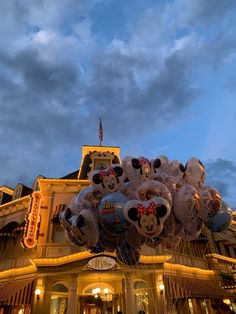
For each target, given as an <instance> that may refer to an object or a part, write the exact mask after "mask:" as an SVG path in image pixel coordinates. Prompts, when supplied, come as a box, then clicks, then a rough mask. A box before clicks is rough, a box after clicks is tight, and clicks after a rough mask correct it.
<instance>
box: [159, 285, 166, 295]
mask: <svg viewBox="0 0 236 314" xmlns="http://www.w3.org/2000/svg"><path fill="white" fill-rule="evenodd" d="M159 289H160V295H163V293H164V289H165V286H164V285H163V283H161V284H160V285H159Z"/></svg>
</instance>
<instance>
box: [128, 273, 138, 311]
mask: <svg viewBox="0 0 236 314" xmlns="http://www.w3.org/2000/svg"><path fill="white" fill-rule="evenodd" d="M131 313H134V314H135V313H136V308H135V295H134V283H133V280H132V278H131V274H129V273H127V274H126V275H125V314H131Z"/></svg>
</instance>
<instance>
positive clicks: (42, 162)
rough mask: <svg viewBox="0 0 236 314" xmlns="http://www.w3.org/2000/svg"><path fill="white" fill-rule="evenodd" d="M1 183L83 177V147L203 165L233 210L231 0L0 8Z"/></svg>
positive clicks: (93, 0)
mask: <svg viewBox="0 0 236 314" xmlns="http://www.w3.org/2000/svg"><path fill="white" fill-rule="evenodd" d="M0 37H1V41H0V109H1V112H0V143H1V146H0V185H8V186H11V187H13V188H14V187H15V185H16V184H17V183H18V182H21V183H23V184H25V185H28V186H31V185H32V183H33V181H34V179H35V177H36V176H37V175H40V174H41V175H44V176H45V177H61V176H64V175H66V174H67V173H70V172H73V171H75V170H77V169H78V168H79V166H80V162H81V147H82V145H84V144H87V145H97V144H98V143H99V140H98V127H99V118H100V116H101V117H102V124H103V131H104V141H103V145H107V146H110V145H111V146H120V148H121V157H122V158H123V157H124V156H126V155H132V156H135V157H139V156H145V157H148V158H150V159H154V158H156V157H157V156H159V155H166V156H167V157H168V158H169V159H177V160H180V161H181V162H182V163H183V164H185V163H186V161H187V160H188V159H189V158H191V157H197V158H199V159H200V160H201V161H202V162H203V164H204V165H205V167H206V169H207V184H208V185H211V186H214V187H215V188H217V189H218V190H219V191H220V192H221V195H222V197H223V199H224V200H225V201H227V202H228V203H229V205H230V206H231V207H236V130H235V128H236V101H235V98H236V1H235V0H155V1H154V0H60V1H59V0H40V1H38V0H34V1H30V0H21V1H19V0H1V3H0Z"/></svg>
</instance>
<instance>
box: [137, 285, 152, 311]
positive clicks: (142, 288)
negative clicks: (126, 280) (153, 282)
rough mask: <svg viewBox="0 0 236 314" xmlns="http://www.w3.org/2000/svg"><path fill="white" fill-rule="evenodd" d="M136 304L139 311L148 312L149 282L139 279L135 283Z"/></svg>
mask: <svg viewBox="0 0 236 314" xmlns="http://www.w3.org/2000/svg"><path fill="white" fill-rule="evenodd" d="M134 291H135V303H136V309H137V310H138V311H144V312H145V313H149V312H148V289H147V282H146V281H145V280H143V279H137V280H136V281H135V282H134Z"/></svg>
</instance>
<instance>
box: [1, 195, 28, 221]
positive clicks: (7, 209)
mask: <svg viewBox="0 0 236 314" xmlns="http://www.w3.org/2000/svg"><path fill="white" fill-rule="evenodd" d="M30 200H31V197H30V195H27V196H24V197H21V198H18V199H16V200H14V201H11V202H8V203H6V204H3V205H0V216H6V215H8V214H10V213H13V212H16V211H18V210H21V209H24V208H26V209H27V208H28V206H29V205H30Z"/></svg>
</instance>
